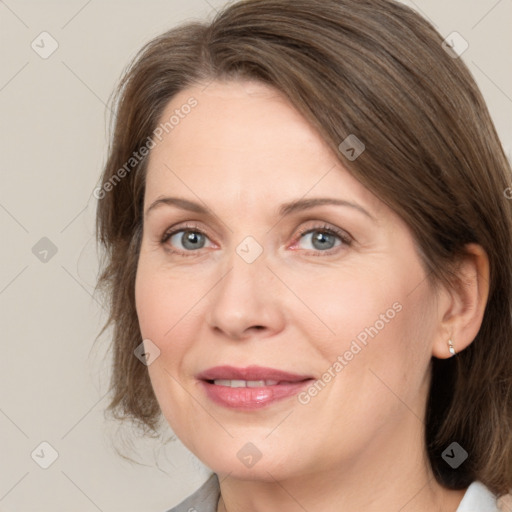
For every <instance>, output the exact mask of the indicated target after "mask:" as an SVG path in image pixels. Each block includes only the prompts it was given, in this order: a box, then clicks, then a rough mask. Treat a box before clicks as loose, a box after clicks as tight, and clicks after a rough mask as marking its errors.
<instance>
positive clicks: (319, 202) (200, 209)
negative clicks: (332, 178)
mask: <svg viewBox="0 0 512 512" xmlns="http://www.w3.org/2000/svg"><path fill="white" fill-rule="evenodd" d="M162 205H168V206H175V207H177V208H181V209H182V210H188V211H190V212H194V213H199V214H203V215H208V214H210V210H209V209H208V208H206V207H204V206H202V205H200V204H199V203H196V202H194V201H189V200H188V199H184V198H182V197H160V198H158V199H157V200H156V201H153V203H151V205H150V206H149V207H148V209H147V210H146V213H145V214H144V215H145V216H147V215H148V214H149V213H150V212H151V211H152V210H154V209H156V208H158V207H160V206H162ZM324 205H334V206H346V207H349V208H353V209H355V210H357V211H359V212H361V213H363V214H364V215H366V216H367V217H369V218H370V219H372V220H375V217H374V216H373V215H371V214H370V213H369V212H368V211H367V210H365V209H364V208H363V207H362V206H361V205H359V204H357V203H354V202H351V201H346V200H345V199H335V198H329V197H318V198H311V199H298V200H296V201H292V202H290V203H284V204H282V205H281V206H280V207H279V210H278V214H279V215H280V216H282V217H284V216H286V215H290V214H291V213H296V212H299V211H304V210H309V209H310V208H314V207H316V206H324Z"/></svg>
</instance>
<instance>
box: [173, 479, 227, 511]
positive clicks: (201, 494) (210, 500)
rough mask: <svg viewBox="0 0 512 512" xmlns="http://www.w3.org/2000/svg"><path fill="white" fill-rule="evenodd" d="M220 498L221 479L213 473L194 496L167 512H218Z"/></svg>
mask: <svg viewBox="0 0 512 512" xmlns="http://www.w3.org/2000/svg"><path fill="white" fill-rule="evenodd" d="M219 497H220V486H219V479H218V477H217V475H216V474H215V473H213V474H212V475H211V476H210V478H208V480H206V482H205V483H204V484H203V485H202V486H201V487H200V488H199V489H198V490H197V491H196V492H194V494H191V495H190V496H189V497H188V498H187V499H186V500H184V501H182V502H181V503H180V504H179V505H177V506H176V507H174V508H171V509H170V510H168V511H167V512H217V504H218V502H219Z"/></svg>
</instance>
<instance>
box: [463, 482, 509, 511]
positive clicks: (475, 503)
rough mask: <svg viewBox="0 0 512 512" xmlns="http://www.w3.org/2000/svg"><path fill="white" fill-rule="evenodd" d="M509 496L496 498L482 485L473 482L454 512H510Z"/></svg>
mask: <svg viewBox="0 0 512 512" xmlns="http://www.w3.org/2000/svg"><path fill="white" fill-rule="evenodd" d="M509 499H510V495H507V496H502V497H501V498H500V499H497V498H496V496H495V495H494V494H493V493H492V492H491V491H490V490H489V489H488V488H487V487H486V486H485V485H484V484H483V483H482V482H478V481H476V482H473V483H472V484H471V485H470V486H469V487H468V489H467V490H466V493H465V494H464V498H462V501H461V502H460V505H459V508H457V511H456V512H510V511H512V509H511V508H510V503H511V502H510V501H509Z"/></svg>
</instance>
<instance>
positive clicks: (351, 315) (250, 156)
mask: <svg viewBox="0 0 512 512" xmlns="http://www.w3.org/2000/svg"><path fill="white" fill-rule="evenodd" d="M191 97H192V98H193V99H191ZM185 105H189V106H190V105H194V106H192V107H190V108H189V107H185ZM172 116H174V118H172V120H171V121H169V120H170V119H171V117H172ZM165 122H168V124H167V127H166V129H164V130H162V129H160V131H159V132H158V134H159V137H158V138H155V139H154V140H155V142H156V146H154V147H153V148H152V149H151V153H150V156H149V164H148V173H147V180H146V189H145V198H144V211H145V217H144V234H143V240H142V246H141V252H140V259H139V264H138V270H137V280H136V305H137V313H138V318H139V322H140V328H141V332H142V336H143V338H145V339H146V341H145V345H146V349H147V351H149V352H150V353H151V352H153V353H154V354H157V353H158V350H159V351H160V353H159V356H158V357H156V359H154V362H152V363H151V364H149V366H148V370H149V374H150V378H151V382H152V385H153V387H154V391H155V394H156V397H157V399H158V401H159V404H160V407H161V409H162V411H163V414H164V415H165V417H166V419H167V421H168V422H169V424H170V426H171V428H172V429H173V431H174V432H175V433H176V435H177V436H178V437H179V438H180V439H181V440H182V441H183V443H184V444H185V445H186V446H187V447H188V448H189V449H190V450H191V451H192V452H193V453H195V454H196V455H197V456H198V457H199V458H200V459H201V460H202V461H203V462H204V463H205V464H206V465H207V466H209V467H210V468H211V469H213V470H214V471H216V472H217V473H219V474H228V473H230V474H231V476H235V477H237V476H238V477H240V478H251V479H262V480H269V481H270V480H272V479H277V480H282V479H285V478H287V477H290V476H291V475H293V474H295V475H296V474H301V475H307V474H309V473H311V474H313V473H318V472H322V471H328V472H330V471H332V470H333V469H334V468H337V469H338V470H340V469H342V468H344V467H351V466H353V465H354V464H356V463H357V464H359V465H364V464H375V463H376V462H377V463H378V462H379V461H380V462H381V463H382V464H384V465H385V466H384V467H387V466H389V465H392V464H393V460H394V457H396V455H397V454H399V453H403V452H404V450H406V449H408V450H410V447H411V443H413V444H414V443H416V444H417V445H419V444H421V442H422V439H423V438H422V428H423V424H422V418H423V411H424V407H425V401H426V396H427V390H428V384H429V364H430V358H431V356H432V344H433V339H434V337H435V336H436V329H437V327H438V325H437V319H436V302H435V300H434V299H435V295H434V292H433V290H432V288H431V287H430V285H429V284H428V280H427V279H426V274H425V271H424V269H423V267H422V265H421V263H420V259H419V256H418V254H417V253H416V250H415V246H414V243H413V238H412V236H411V234H410V232H409V230H408V229H407V227H406V225H405V224H404V222H403V221H402V220H401V219H400V218H399V217H398V216H397V215H396V214H395V213H394V212H392V211H391V210H390V209H389V208H388V207H387V206H386V205H384V203H382V202H381V201H380V200H378V199H377V198H376V197H375V196H374V195H373V194H372V193H370V192H369V191H368V190H367V189H365V187H363V186H362V185H361V184H360V183H359V182H358V181H357V180H356V179H354V178H353V177H352V176H351V175H350V174H349V173H348V172H347V171H346V170H345V169H344V167H343V164H342V163H340V155H336V154H333V153H332V152H331V151H330V150H329V149H328V147H327V146H326V145H325V143H324V142H323V141H322V139H321V138H320V137H319V135H318V134H317V133H316V132H315V131H314V130H313V129H312V128H311V127H310V126H309V125H308V123H307V122H306V121H305V120H304V119H303V118H302V117H301V116H300V115H299V114H298V113H297V111H295V110H294V109H293V108H292V107H291V106H290V104H289V103H287V101H286V100H285V99H283V97H282V96H280V95H279V93H277V92H276V91H274V90H273V89H271V88H268V87H267V86H264V85H262V84H258V83H255V82H227V83H219V82H213V83H211V84H210V85H208V86H207V87H206V88H204V87H193V88H189V89H187V90H184V91H182V92H181V93H180V94H178V95H177V96H175V97H174V98H173V100H172V102H171V103H170V104H169V105H168V106H167V108H166V110H165V113H164V115H163V116H162V123H165ZM161 132H163V136H162V133H161ZM355 135H356V136H357V137H358V138H359V139H360V140H362V141H363V142H364V133H357V134H355ZM159 139H161V141H160V140H159ZM340 142H342V141H340ZM343 158H344V157H343V156H341V161H343ZM170 198H173V200H171V199H170ZM174 199H176V200H180V201H181V202H176V201H174ZM320 200H322V201H320ZM324 200H325V201H324ZM315 201H316V203H315ZM334 201H336V202H337V204H334ZM293 205H295V206H293ZM148 340H150V341H148ZM155 347H158V348H155ZM256 367H257V368H256ZM279 372H287V374H283V373H279ZM288 374H292V375H288ZM307 379H309V380H307ZM213 381H216V383H214V382H213ZM247 381H249V382H247ZM406 447H409V448H406ZM382 464H381V467H382Z"/></svg>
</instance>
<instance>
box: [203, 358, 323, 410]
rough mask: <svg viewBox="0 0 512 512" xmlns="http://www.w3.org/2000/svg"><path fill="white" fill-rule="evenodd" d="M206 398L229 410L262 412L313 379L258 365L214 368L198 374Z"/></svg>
mask: <svg viewBox="0 0 512 512" xmlns="http://www.w3.org/2000/svg"><path fill="white" fill-rule="evenodd" d="M197 379H198V380H199V381H200V383H201V385H202V386H203V388H204V390H205V392H206V395H207V397H208V398H209V399H210V400H212V401H213V402H215V403H216V404H218V405H222V406H224V407H228V408H230V409H242V410H250V409H261V408H263V407H266V406H269V405H271V404H273V403H275V402H277V401H279V400H282V399H285V398H288V397H291V396H294V395H296V394H297V393H299V392H300V391H301V389H303V388H304V387H305V386H307V385H309V384H310V383H311V382H313V381H314V380H315V379H314V378H313V377H312V376H310V375H299V374H294V373H289V372H285V371H282V370H277V369H274V368H264V367H260V366H249V367H247V368H235V367H232V366H216V367H214V368H210V369H208V370H206V371H204V372H202V373H200V374H199V375H197Z"/></svg>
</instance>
